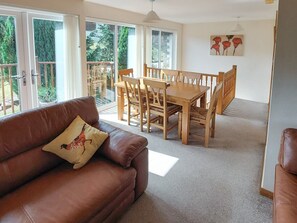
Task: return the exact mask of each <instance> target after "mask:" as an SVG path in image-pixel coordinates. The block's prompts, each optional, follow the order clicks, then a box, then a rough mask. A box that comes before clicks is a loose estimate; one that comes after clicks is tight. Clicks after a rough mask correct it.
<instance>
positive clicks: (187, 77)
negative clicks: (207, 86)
mask: <svg viewBox="0 0 297 223" xmlns="http://www.w3.org/2000/svg"><path fill="white" fill-rule="evenodd" d="M182 75H183V82H184V83H188V84H193V85H199V84H200V81H201V74H199V73H195V72H189V71H183V72H182Z"/></svg>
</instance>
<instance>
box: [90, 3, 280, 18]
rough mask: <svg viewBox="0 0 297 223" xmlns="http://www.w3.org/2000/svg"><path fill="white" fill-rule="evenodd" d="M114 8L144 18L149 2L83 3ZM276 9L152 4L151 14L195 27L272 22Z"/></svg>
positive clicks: (256, 5) (273, 6)
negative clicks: (238, 20) (266, 20)
mask: <svg viewBox="0 0 297 223" xmlns="http://www.w3.org/2000/svg"><path fill="white" fill-rule="evenodd" d="M85 1H87V2H93V3H98V4H101V5H106V6H110V7H114V8H119V9H124V10H128V11H132V12H137V13H140V14H146V13H147V12H148V11H150V9H151V2H150V0H85ZM277 7H278V3H277V0H275V2H274V3H273V4H265V0H182V1H181V0H155V2H154V11H155V12H156V13H157V14H158V15H159V16H160V17H161V19H165V20H169V21H173V22H178V23H183V24H187V23H199V22H219V21H234V20H236V17H238V16H239V17H240V20H260V19H273V18H274V17H275V11H276V9H277Z"/></svg>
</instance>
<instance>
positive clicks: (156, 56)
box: [152, 30, 160, 68]
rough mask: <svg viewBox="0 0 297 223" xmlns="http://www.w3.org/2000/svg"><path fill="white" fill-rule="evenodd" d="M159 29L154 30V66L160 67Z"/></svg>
mask: <svg viewBox="0 0 297 223" xmlns="http://www.w3.org/2000/svg"><path fill="white" fill-rule="evenodd" d="M159 33H160V32H159V31H156V30H153V31H152V67H155V68H159V45H160V39H159Z"/></svg>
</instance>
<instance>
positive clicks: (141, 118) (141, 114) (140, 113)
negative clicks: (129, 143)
mask: <svg viewBox="0 0 297 223" xmlns="http://www.w3.org/2000/svg"><path fill="white" fill-rule="evenodd" d="M139 116H140V131H142V132H143V111H142V109H140V110H139Z"/></svg>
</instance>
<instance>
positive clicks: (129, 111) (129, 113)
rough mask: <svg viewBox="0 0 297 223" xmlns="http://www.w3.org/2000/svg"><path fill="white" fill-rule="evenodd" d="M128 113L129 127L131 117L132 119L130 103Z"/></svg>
mask: <svg viewBox="0 0 297 223" xmlns="http://www.w3.org/2000/svg"><path fill="white" fill-rule="evenodd" d="M127 107H128V111H127V115H128V117H127V122H128V125H130V117H131V105H130V104H129V103H128V106H127Z"/></svg>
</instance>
